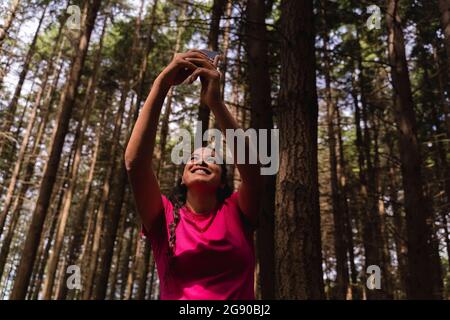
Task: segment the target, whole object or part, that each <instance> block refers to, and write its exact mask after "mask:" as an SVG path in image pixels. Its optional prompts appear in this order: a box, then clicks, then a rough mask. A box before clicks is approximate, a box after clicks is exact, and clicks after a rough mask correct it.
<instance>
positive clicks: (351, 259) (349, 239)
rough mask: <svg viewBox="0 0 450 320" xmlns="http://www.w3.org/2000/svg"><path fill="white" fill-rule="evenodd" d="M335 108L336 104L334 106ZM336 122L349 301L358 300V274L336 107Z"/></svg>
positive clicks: (337, 109)
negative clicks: (349, 283) (348, 267)
mask: <svg viewBox="0 0 450 320" xmlns="http://www.w3.org/2000/svg"><path fill="white" fill-rule="evenodd" d="M336 106H337V104H336ZM336 120H337V136H338V139H337V142H338V152H339V162H338V166H337V171H338V179H339V189H340V191H341V197H340V201H341V207H342V212H343V219H344V227H345V230H344V233H345V235H344V238H345V245H346V250H347V254H348V263H349V264H350V279H351V288H352V290H351V299H352V300H353V299H359V292H358V290H357V281H358V272H357V270H356V265H355V253H354V244H353V224H352V219H351V215H350V209H349V205H348V186H347V172H346V171H347V170H346V168H347V162H346V159H345V156H344V143H343V141H342V134H341V130H342V126H341V115H340V111H339V108H338V107H336Z"/></svg>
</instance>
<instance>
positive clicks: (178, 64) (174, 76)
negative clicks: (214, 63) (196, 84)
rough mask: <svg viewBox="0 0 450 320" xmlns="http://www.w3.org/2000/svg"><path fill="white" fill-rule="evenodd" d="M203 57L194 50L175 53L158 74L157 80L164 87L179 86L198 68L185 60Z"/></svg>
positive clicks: (201, 53)
mask: <svg viewBox="0 0 450 320" xmlns="http://www.w3.org/2000/svg"><path fill="white" fill-rule="evenodd" d="M205 56H206V54H204V53H203V52H201V51H199V50H196V49H191V50H189V51H187V52H184V53H176V54H175V56H174V58H173V59H172V61H171V62H170V63H169V65H167V67H166V68H164V70H163V71H162V72H161V73H160V74H159V76H158V78H159V79H160V81H161V82H162V83H163V84H164V85H166V86H169V87H170V86H176V85H179V84H181V83H183V81H184V80H186V78H187V77H189V76H190V75H191V74H192V73H193V72H194V71H195V69H197V68H198V67H197V66H196V65H195V64H193V63H191V62H189V61H187V60H185V59H186V58H204V57H205ZM206 57H207V56H206Z"/></svg>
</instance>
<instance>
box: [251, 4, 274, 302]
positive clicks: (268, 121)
mask: <svg viewBox="0 0 450 320" xmlns="http://www.w3.org/2000/svg"><path fill="white" fill-rule="evenodd" d="M265 17H266V7H265V3H264V1H263V0H249V1H248V2H247V13H246V19H247V21H246V22H247V23H246V30H247V32H246V37H247V39H246V41H245V44H246V51H247V55H248V71H249V83H248V86H249V89H250V106H251V126H252V127H253V128H254V129H267V130H268V132H269V133H270V129H272V128H273V120H272V105H271V97H270V91H271V90H270V89H271V84H270V74H269V62H268V48H267V34H266V33H267V31H266V25H265ZM266 144H267V150H271V143H270V138H267V142H266ZM275 183H276V175H271V176H265V177H264V188H263V190H262V195H261V199H262V205H261V211H260V212H259V228H258V230H257V233H256V245H257V252H258V260H259V268H260V269H259V270H260V271H259V282H260V287H261V298H262V299H274V297H275V283H274V275H275V261H274V243H273V242H274V211H275Z"/></svg>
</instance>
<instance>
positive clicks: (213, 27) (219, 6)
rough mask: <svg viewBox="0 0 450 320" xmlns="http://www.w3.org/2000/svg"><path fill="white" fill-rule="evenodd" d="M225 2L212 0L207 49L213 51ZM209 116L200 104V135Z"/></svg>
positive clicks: (206, 126) (216, 47) (204, 106)
mask: <svg viewBox="0 0 450 320" xmlns="http://www.w3.org/2000/svg"><path fill="white" fill-rule="evenodd" d="M225 3H226V0H214V2H213V7H212V13H211V22H210V25H209V33H208V49H209V50H213V51H218V50H219V45H218V42H219V31H220V18H221V17H222V15H223V13H224V9H225ZM209 115H210V110H209V108H208V106H206V105H204V104H203V103H202V102H200V107H199V109H198V120H199V121H201V123H202V131H203V132H202V134H203V133H204V132H205V131H206V130H208V128H209Z"/></svg>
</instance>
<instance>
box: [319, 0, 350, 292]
mask: <svg viewBox="0 0 450 320" xmlns="http://www.w3.org/2000/svg"><path fill="white" fill-rule="evenodd" d="M321 6H322V10H321V16H322V23H324V29H325V30H324V32H323V62H324V68H323V72H324V76H325V93H324V94H325V102H326V119H327V128H328V150H329V153H330V174H331V179H330V182H331V204H332V208H333V224H334V251H335V255H336V298H337V299H339V300H345V299H346V296H347V287H348V283H349V276H348V265H347V249H346V246H345V239H344V236H345V232H344V230H345V226H344V223H345V221H344V214H343V212H342V200H341V198H340V197H341V194H340V190H339V183H338V172H337V166H338V163H337V155H336V129H335V125H334V119H335V117H336V109H337V108H336V104H335V103H334V100H333V97H332V93H331V76H330V69H331V65H330V59H329V56H328V42H329V38H328V29H327V23H326V19H327V17H326V8H325V3H324V2H322V3H321Z"/></svg>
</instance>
